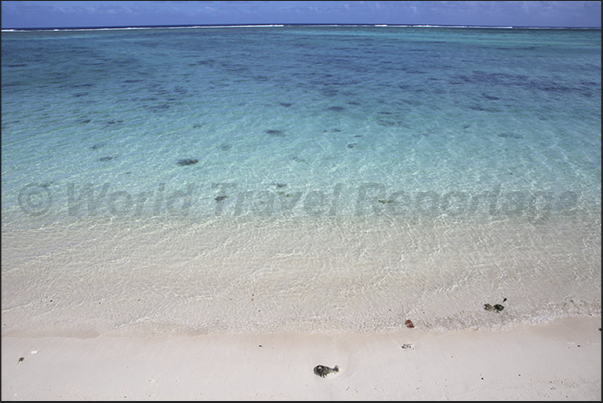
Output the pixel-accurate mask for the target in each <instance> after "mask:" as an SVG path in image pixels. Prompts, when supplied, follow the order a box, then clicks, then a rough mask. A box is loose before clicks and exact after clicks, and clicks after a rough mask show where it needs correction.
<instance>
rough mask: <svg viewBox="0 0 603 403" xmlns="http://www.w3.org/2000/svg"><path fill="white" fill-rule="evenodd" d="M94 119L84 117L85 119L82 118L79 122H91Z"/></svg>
mask: <svg viewBox="0 0 603 403" xmlns="http://www.w3.org/2000/svg"><path fill="white" fill-rule="evenodd" d="M91 121H92V119H84V120H80V121H79V123H90V122H91Z"/></svg>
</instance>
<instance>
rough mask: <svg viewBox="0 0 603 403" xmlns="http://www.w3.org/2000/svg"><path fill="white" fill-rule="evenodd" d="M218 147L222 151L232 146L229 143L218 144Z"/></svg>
mask: <svg viewBox="0 0 603 403" xmlns="http://www.w3.org/2000/svg"><path fill="white" fill-rule="evenodd" d="M219 148H220V150H222V151H228V150H230V149H231V148H232V146H231V145H230V144H220V146H219Z"/></svg>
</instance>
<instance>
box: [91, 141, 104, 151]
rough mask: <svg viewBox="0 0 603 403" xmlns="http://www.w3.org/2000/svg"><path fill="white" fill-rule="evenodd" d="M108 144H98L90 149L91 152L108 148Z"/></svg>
mask: <svg viewBox="0 0 603 403" xmlns="http://www.w3.org/2000/svg"><path fill="white" fill-rule="evenodd" d="M106 145H107V144H106V143H97V144H95V145H93V146H92V147H90V149H91V150H98V149H100V148H103V147H104V146H106Z"/></svg>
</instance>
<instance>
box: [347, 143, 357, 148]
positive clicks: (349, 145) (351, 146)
mask: <svg viewBox="0 0 603 403" xmlns="http://www.w3.org/2000/svg"><path fill="white" fill-rule="evenodd" d="M355 145H356V143H351V144H348V148H354V146H355Z"/></svg>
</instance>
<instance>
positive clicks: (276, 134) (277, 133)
mask: <svg viewBox="0 0 603 403" xmlns="http://www.w3.org/2000/svg"><path fill="white" fill-rule="evenodd" d="M266 133H268V134H269V135H271V136H274V137H285V132H284V131H282V130H266Z"/></svg>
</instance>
